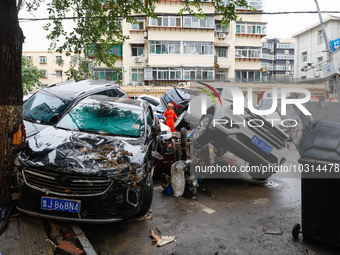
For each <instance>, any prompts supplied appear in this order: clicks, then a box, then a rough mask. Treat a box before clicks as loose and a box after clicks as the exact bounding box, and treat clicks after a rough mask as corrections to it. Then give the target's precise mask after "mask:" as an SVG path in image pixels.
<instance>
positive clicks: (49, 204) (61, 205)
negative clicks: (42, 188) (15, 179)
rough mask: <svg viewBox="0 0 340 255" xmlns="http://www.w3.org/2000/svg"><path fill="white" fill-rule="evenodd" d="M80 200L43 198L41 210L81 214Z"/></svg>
mask: <svg viewBox="0 0 340 255" xmlns="http://www.w3.org/2000/svg"><path fill="white" fill-rule="evenodd" d="M80 203H81V201H80V200H71V199H62V198H54V197H42V198H41V209H44V210H54V211H64V212H73V213H80Z"/></svg>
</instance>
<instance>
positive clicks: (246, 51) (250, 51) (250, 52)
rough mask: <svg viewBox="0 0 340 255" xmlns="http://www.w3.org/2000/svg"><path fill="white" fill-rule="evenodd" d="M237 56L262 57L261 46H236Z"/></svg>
mask: <svg viewBox="0 0 340 255" xmlns="http://www.w3.org/2000/svg"><path fill="white" fill-rule="evenodd" d="M235 57H236V58H261V49H260V48H250V47H237V48H235Z"/></svg>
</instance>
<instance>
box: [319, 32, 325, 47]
mask: <svg viewBox="0 0 340 255" xmlns="http://www.w3.org/2000/svg"><path fill="white" fill-rule="evenodd" d="M323 42H324V39H323V33H322V30H319V31H318V44H322V43H323Z"/></svg>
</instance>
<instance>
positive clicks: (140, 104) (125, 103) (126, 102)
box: [84, 95, 148, 109]
mask: <svg viewBox="0 0 340 255" xmlns="http://www.w3.org/2000/svg"><path fill="white" fill-rule="evenodd" d="M86 99H93V100H98V101H105V102H112V103H114V104H116V105H117V106H118V107H127V108H132V109H141V108H146V107H147V106H148V103H146V102H145V101H142V100H133V99H129V98H123V97H108V96H103V95H93V96H89V97H87V98H86ZM86 99H84V100H86Z"/></svg>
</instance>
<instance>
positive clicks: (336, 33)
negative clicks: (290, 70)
mask: <svg viewBox="0 0 340 255" xmlns="http://www.w3.org/2000/svg"><path fill="white" fill-rule="evenodd" d="M324 26H325V30H326V34H327V37H328V39H329V40H330V41H332V40H336V39H339V38H340V19H339V18H335V17H330V18H327V19H325V20H324ZM293 37H294V38H295V60H294V62H295V70H294V74H295V77H296V78H298V79H318V78H327V77H326V76H327V73H326V75H325V73H324V70H323V66H324V64H325V61H327V60H328V53H327V49H326V44H325V39H324V34H323V32H322V28H321V25H320V23H317V24H314V25H312V26H310V27H307V28H306V29H304V30H302V31H300V32H298V33H296V34H294V35H293ZM333 59H334V62H335V65H336V66H337V67H338V66H340V54H339V53H335V54H334V55H333ZM304 66H308V67H311V66H315V68H307V71H302V70H301V68H303V67H304ZM337 70H338V71H339V69H338V68H337Z"/></svg>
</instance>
